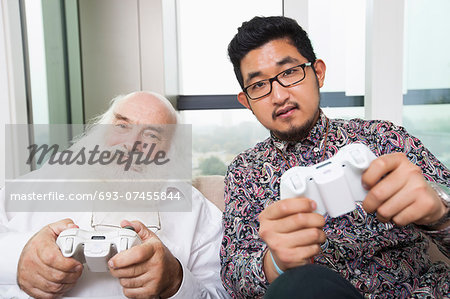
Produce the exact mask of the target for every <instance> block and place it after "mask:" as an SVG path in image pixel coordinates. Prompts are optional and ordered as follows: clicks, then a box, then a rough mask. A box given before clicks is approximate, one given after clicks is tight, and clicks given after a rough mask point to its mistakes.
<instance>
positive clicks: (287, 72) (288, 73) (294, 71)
mask: <svg viewBox="0 0 450 299" xmlns="http://www.w3.org/2000/svg"><path fill="white" fill-rule="evenodd" d="M297 73H298V68H293V69H288V70H285V71H284V72H283V77H290V76H295V75H296V74H297Z"/></svg>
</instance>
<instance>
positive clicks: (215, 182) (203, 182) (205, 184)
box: [192, 175, 225, 212]
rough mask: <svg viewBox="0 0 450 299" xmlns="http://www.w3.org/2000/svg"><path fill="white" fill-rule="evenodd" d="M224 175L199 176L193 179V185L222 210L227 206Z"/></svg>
mask: <svg viewBox="0 0 450 299" xmlns="http://www.w3.org/2000/svg"><path fill="white" fill-rule="evenodd" d="M224 178H225V177H224V176H223V175H206V176H198V177H196V178H194V179H193V180H192V185H193V186H194V187H195V188H196V189H197V190H198V191H200V192H201V193H202V194H203V195H204V196H205V197H206V198H207V199H209V200H210V201H211V202H212V203H213V204H215V205H216V206H217V207H218V208H219V209H220V210H221V211H222V212H223V210H224V208H225V203H224V198H223V196H224V188H225V184H224V182H223V180H224Z"/></svg>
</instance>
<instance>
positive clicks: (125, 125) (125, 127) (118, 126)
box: [115, 123, 129, 130]
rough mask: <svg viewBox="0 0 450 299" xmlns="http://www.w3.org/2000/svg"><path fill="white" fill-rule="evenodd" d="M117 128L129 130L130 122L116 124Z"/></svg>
mask: <svg viewBox="0 0 450 299" xmlns="http://www.w3.org/2000/svg"><path fill="white" fill-rule="evenodd" d="M115 127H116V129H117V130H127V129H128V128H129V125H128V124H124V123H119V124H116V125H115Z"/></svg>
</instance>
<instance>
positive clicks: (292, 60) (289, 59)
mask: <svg viewBox="0 0 450 299" xmlns="http://www.w3.org/2000/svg"><path fill="white" fill-rule="evenodd" d="M288 63H300V61H299V60H298V59H297V58H294V57H291V56H286V57H284V58H283V59H281V60H280V61H277V62H276V64H277V65H278V66H283V65H285V64H288ZM260 75H261V72H260V71H256V72H251V73H248V76H247V80H245V83H246V84H248V83H250V81H251V80H252V79H253V78H255V77H258V76H260Z"/></svg>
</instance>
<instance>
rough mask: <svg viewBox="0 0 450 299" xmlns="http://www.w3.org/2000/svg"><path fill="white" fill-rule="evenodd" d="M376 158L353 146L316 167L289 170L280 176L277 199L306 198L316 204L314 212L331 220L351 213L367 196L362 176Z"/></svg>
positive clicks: (363, 147) (363, 149)
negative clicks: (358, 202)
mask: <svg viewBox="0 0 450 299" xmlns="http://www.w3.org/2000/svg"><path fill="white" fill-rule="evenodd" d="M375 159H376V156H375V155H374V154H373V153H372V152H371V151H370V149H369V148H368V147H367V146H366V145H363V144H359V143H353V144H349V145H346V146H344V147H342V148H341V150H340V151H339V152H338V153H337V154H336V155H334V156H333V157H332V158H330V159H328V160H326V161H323V162H321V163H318V164H316V165H313V166H309V167H301V166H295V167H292V168H291V169H289V170H287V171H286V172H285V173H284V174H283V175H282V176H281V180H280V199H286V198H293V197H300V196H302V197H307V198H309V199H312V200H314V201H315V202H316V203H317V209H316V211H315V212H317V213H319V214H322V215H325V214H326V213H328V214H329V215H330V216H331V217H338V216H341V215H343V214H346V213H348V212H351V211H353V210H354V209H355V208H356V205H355V202H357V201H363V200H364V198H365V197H366V194H367V191H366V190H365V189H364V188H363V186H362V183H361V175H362V173H363V172H364V171H365V170H366V169H367V168H368V167H369V165H370V163H371V162H372V161H373V160H375Z"/></svg>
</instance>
